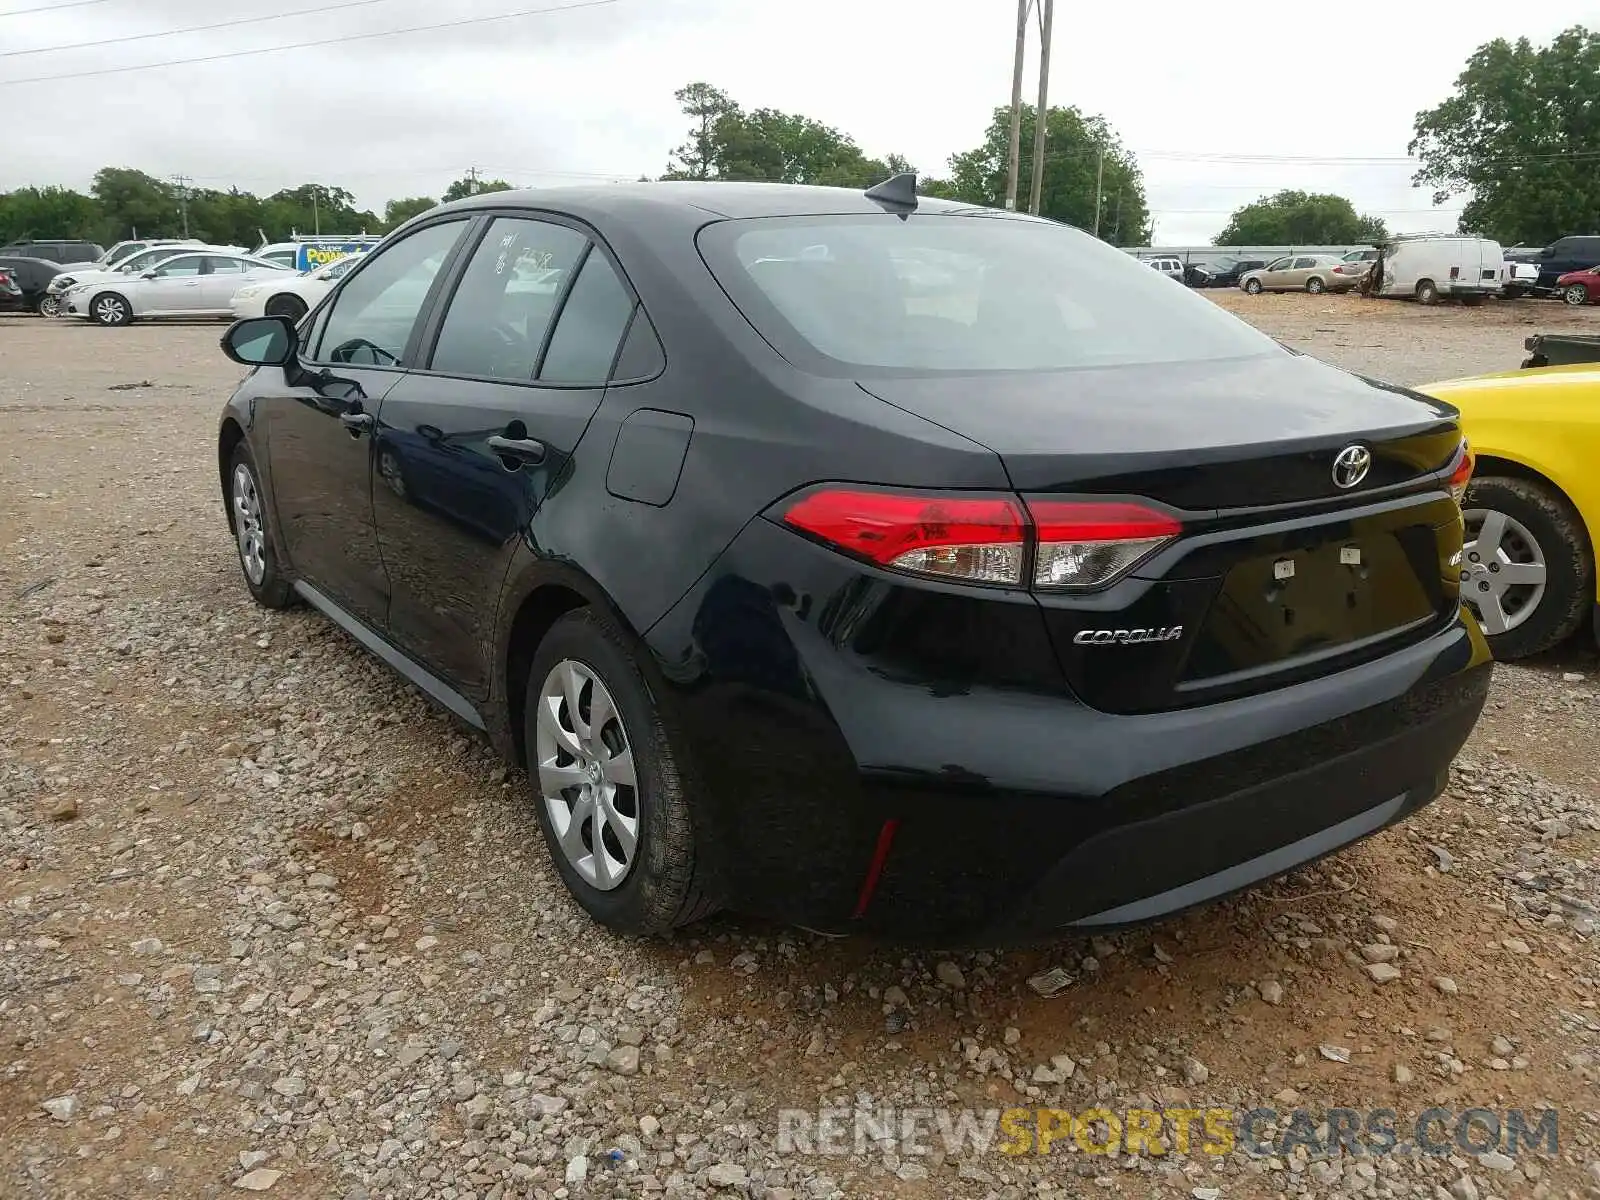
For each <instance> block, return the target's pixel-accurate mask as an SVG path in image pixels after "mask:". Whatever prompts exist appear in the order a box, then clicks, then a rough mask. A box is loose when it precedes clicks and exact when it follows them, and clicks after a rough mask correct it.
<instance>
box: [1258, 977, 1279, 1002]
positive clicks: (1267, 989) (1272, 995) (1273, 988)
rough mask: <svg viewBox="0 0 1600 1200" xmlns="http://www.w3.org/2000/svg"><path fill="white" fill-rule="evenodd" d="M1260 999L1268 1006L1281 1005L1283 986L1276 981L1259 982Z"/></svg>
mask: <svg viewBox="0 0 1600 1200" xmlns="http://www.w3.org/2000/svg"><path fill="white" fill-rule="evenodd" d="M1261 998H1262V999H1263V1000H1265V1001H1266V1002H1267V1003H1268V1004H1271V1005H1279V1004H1282V1003H1283V984H1281V983H1279V982H1278V981H1277V980H1276V979H1264V980H1262V981H1261Z"/></svg>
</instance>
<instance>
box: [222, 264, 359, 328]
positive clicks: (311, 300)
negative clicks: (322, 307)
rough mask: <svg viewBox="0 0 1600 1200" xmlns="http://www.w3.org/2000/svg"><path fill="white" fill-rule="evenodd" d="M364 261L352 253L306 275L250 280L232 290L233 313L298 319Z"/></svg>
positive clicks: (240, 315) (240, 318)
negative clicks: (234, 290) (352, 268)
mask: <svg viewBox="0 0 1600 1200" xmlns="http://www.w3.org/2000/svg"><path fill="white" fill-rule="evenodd" d="M360 261H361V255H359V254H350V255H346V256H345V257H344V258H337V259H334V261H333V262H331V263H326V264H324V265H323V266H320V267H318V268H317V269H316V270H315V271H307V272H306V273H305V274H304V275H300V274H293V275H289V274H285V275H282V276H268V277H267V278H266V279H262V280H258V281H256V282H253V283H247V284H246V285H245V286H244V287H242V288H240V289H239V290H238V291H237V292H235V293H234V294H233V315H234V317H235V318H236V319H239V320H243V319H244V318H245V317H288V318H289V320H291V321H298V320H299V319H300V318H301V317H303V316H305V315H306V313H307V312H308V311H310V310H311V309H313V308H315V307H316V306H317V302H318V301H319V300H321V299H322V298H323V297H324V296H326V295H327V294H328V293H329V292H330V291H331V290H332V289H333V285H334V284H335V283H337V282H338V281H339V280H340V279H341V278H343V277H344V274H345V272H347V271H349V270H350V268H351V267H353V266H355V265H356V264H357V263H358V262H360Z"/></svg>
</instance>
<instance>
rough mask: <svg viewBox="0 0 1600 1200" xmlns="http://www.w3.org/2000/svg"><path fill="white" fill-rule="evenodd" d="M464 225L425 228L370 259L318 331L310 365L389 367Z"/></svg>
mask: <svg viewBox="0 0 1600 1200" xmlns="http://www.w3.org/2000/svg"><path fill="white" fill-rule="evenodd" d="M466 226H467V223H466V221H464V220H460V221H443V222H440V223H439V224H437V225H428V226H425V227H423V228H422V229H419V230H417V231H416V232H415V233H412V234H409V235H407V236H406V237H403V238H401V239H400V240H399V241H398V242H395V243H394V244H393V245H391V246H388V247H386V248H384V249H383V250H381V251H379V252H377V253H375V254H373V255H370V256H369V258H368V260H367V261H366V262H364V263H363V264H362V268H361V270H359V271H357V272H356V273H355V274H354V275H352V276H350V278H349V279H348V280H347V281H346V282H345V284H344V286H343V287H342V288H340V290H339V294H338V296H336V297H335V298H334V302H333V307H332V308H331V309H330V310H329V312H328V316H327V319H326V320H325V321H324V322H323V326H322V339H321V341H320V342H319V344H318V346H317V354H316V357H315V359H314V360H313V361H321V362H336V363H358V364H361V365H363V366H385V367H392V366H396V365H398V364H399V362H400V359H401V356H402V355H403V354H404V353H405V348H406V343H407V342H408V341H409V340H410V339H411V329H412V327H413V326H414V325H415V324H416V322H417V314H418V313H420V312H421V311H422V305H423V303H424V302H425V301H426V300H427V298H428V292H429V290H430V289H431V288H432V287H433V281H434V279H435V277H436V276H437V275H438V274H439V270H440V268H441V267H443V266H444V261H445V259H446V258H448V257H449V255H450V251H451V250H453V249H454V248H455V244H456V242H457V241H458V240H459V239H460V237H461V233H462V231H463V230H464V229H465V228H466Z"/></svg>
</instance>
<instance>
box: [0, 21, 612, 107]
mask: <svg viewBox="0 0 1600 1200" xmlns="http://www.w3.org/2000/svg"><path fill="white" fill-rule="evenodd" d="M618 2H619V0H576V3H572V4H560V5H555V6H553V7H549V8H525V9H522V10H520V11H518V12H509V13H499V14H497V15H495V16H492V17H463V18H461V19H460V20H455V21H440V22H438V23H437V24H434V25H412V26H410V27H408V28H405V29H380V30H376V31H374V32H372V33H347V34H344V35H342V36H340V37H329V38H317V39H316V40H314V41H309V42H294V43H291V44H290V45H287V46H263V47H260V48H259V49H255V50H230V51H228V52H226V53H224V54H202V55H198V56H196V57H194V58H174V59H169V60H168V61H166V62H155V63H140V64H139V65H137V66H132V67H102V68H101V69H99V70H97V71H71V72H68V73H66V74H64V75H39V76H35V77H33V78H29V79H0V87H15V86H17V85H19V84H25V83H60V82H62V81H63V80H67V79H90V78H94V77H97V76H101V75H122V74H126V73H128V72H130V71H155V70H159V69H161V68H162V67H187V66H193V65H195V64H197V63H209V62H222V61H224V60H226V59H233V58H248V57H251V56H252V55H260V54H277V53H280V52H281V51H284V50H308V49H310V48H311V47H313V46H335V45H339V44H342V43H344V42H360V41H369V40H371V39H373V38H385V37H400V36H401V35H403V34H408V33H430V32H432V31H434V30H438V29H459V28H461V27H463V26H467V25H487V24H488V23H490V22H491V21H513V20H516V19H518V18H520V17H540V16H545V15H548V14H551V13H562V12H574V11H576V10H578V9H581V8H603V7H605V6H607V5H611V4H616V3H618Z"/></svg>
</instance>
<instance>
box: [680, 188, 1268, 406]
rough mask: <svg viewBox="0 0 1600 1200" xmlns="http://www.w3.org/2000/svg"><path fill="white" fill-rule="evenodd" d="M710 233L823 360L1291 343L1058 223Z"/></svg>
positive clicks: (1052, 355) (770, 333) (1044, 359)
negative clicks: (1277, 340) (1278, 340)
mask: <svg viewBox="0 0 1600 1200" xmlns="http://www.w3.org/2000/svg"><path fill="white" fill-rule="evenodd" d="M699 242H700V248H701V252H702V254H703V255H704V257H705V259H706V262H707V264H708V265H709V266H710V267H711V270H712V273H713V274H714V275H716V277H717V279H718V281H719V282H720V283H721V284H722V286H723V288H724V289H725V290H726V291H727V292H728V294H729V295H730V296H731V297H732V299H733V301H734V303H735V304H737V305H738V306H739V308H740V309H741V310H743V312H744V314H745V316H746V317H747V318H748V319H749V321H750V322H751V324H752V325H754V326H755V328H756V330H757V331H758V332H759V333H761V334H762V336H763V337H765V338H766V339H767V341H768V342H770V343H771V344H772V345H773V347H774V348H775V349H777V350H778V352H779V353H780V354H782V355H783V356H784V357H785V358H787V359H789V360H790V361H791V362H794V363H796V364H797V365H800V366H802V367H804V368H806V369H808V370H812V371H814V372H817V373H822V374H835V375H840V374H842V375H861V374H870V373H875V372H878V373H890V374H925V373H940V372H951V373H967V372H977V371H1046V370H1059V369H1070V368H1077V367H1098V366H1116V365H1123V364H1132V363H1151V362H1182V361H1196V360H1205V359H1220V358H1238V357H1245V356H1251V355H1269V354H1274V353H1278V352H1280V351H1279V349H1278V347H1277V346H1276V345H1275V344H1274V343H1273V342H1272V341H1271V339H1269V338H1267V337H1266V336H1265V335H1263V334H1260V333H1257V332H1256V331H1255V330H1253V329H1251V328H1250V327H1249V326H1248V325H1246V324H1244V323H1243V322H1242V321H1240V320H1238V319H1237V318H1235V317H1233V316H1231V315H1229V314H1228V313H1226V312H1224V311H1222V310H1221V309H1220V308H1218V307H1217V306H1216V305H1214V304H1212V303H1211V302H1210V301H1209V300H1205V299H1202V298H1201V297H1199V296H1196V295H1194V294H1193V293H1192V292H1191V291H1190V290H1189V289H1186V288H1175V287H1173V286H1172V283H1171V281H1170V280H1168V279H1166V278H1164V277H1163V276H1161V275H1160V274H1159V273H1157V272H1155V271H1152V270H1151V269H1150V268H1149V267H1148V266H1146V265H1145V264H1144V263H1141V262H1139V261H1138V260H1136V259H1133V258H1130V257H1129V256H1128V255H1126V254H1124V253H1122V252H1121V251H1120V250H1117V249H1114V248H1113V247H1111V246H1109V245H1107V244H1106V243H1105V242H1102V241H1100V240H1099V239H1097V238H1092V237H1090V236H1089V235H1087V234H1085V233H1083V232H1081V231H1079V230H1075V229H1072V228H1070V227H1068V226H1063V225H1057V224H1054V223H1047V222H1042V221H1032V220H1024V219H1021V218H1013V217H999V216H960V215H944V214H914V215H912V216H910V217H909V218H904V217H901V216H899V215H896V214H888V213H885V214H883V215H872V216H848V217H767V218H758V219H753V220H737V221H722V222H718V223H716V224H713V225H709V226H707V227H706V228H705V229H703V230H702V231H701V234H700V239H699ZM981 402H982V398H981V395H977V394H975V395H974V403H981Z"/></svg>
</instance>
